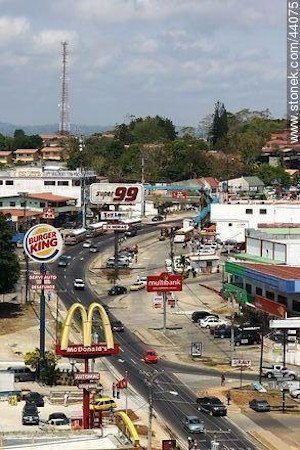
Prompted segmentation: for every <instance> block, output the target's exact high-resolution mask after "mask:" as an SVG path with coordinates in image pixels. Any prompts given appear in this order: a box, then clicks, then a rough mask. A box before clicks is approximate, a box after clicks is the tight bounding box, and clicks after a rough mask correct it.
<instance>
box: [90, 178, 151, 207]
mask: <svg viewBox="0 0 300 450" xmlns="http://www.w3.org/2000/svg"><path fill="white" fill-rule="evenodd" d="M143 195H144V188H143V185H142V184H122V183H93V184H91V186H90V202H91V203H93V204H95V205H104V204H108V205H135V204H136V203H141V202H142V200H143Z"/></svg>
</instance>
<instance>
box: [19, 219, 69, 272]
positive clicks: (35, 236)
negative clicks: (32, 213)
mask: <svg viewBox="0 0 300 450" xmlns="http://www.w3.org/2000/svg"><path fill="white" fill-rule="evenodd" d="M62 246H63V240H62V237H61V234H60V232H59V231H58V230H57V229H56V228H54V227H53V226H52V225H48V224H42V223H41V224H39V225H35V226H34V227H32V228H30V230H28V231H27V233H26V235H25V238H24V250H25V252H26V254H27V255H28V256H29V258H31V259H33V260H34V261H36V262H40V263H43V262H51V261H54V260H55V259H56V258H57V257H58V256H59V254H60V252H61V250H62Z"/></svg>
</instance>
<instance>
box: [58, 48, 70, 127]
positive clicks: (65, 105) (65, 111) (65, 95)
mask: <svg viewBox="0 0 300 450" xmlns="http://www.w3.org/2000/svg"><path fill="white" fill-rule="evenodd" d="M61 45H62V75H61V102H60V105H59V107H60V124H59V133H60V134H69V133H70V114H69V113H70V106H69V79H68V42H67V41H63V42H62V43H61Z"/></svg>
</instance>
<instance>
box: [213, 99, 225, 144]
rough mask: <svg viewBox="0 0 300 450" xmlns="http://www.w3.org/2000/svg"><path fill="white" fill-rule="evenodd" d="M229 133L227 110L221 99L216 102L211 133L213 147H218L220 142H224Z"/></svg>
mask: <svg viewBox="0 0 300 450" xmlns="http://www.w3.org/2000/svg"><path fill="white" fill-rule="evenodd" d="M227 133H228V121H227V111H226V109H225V106H224V104H223V103H221V102H220V101H217V103H216V104H215V111H214V116H213V121H212V125H211V129H210V133H209V137H210V141H211V143H212V146H213V148H217V147H218V144H220V142H224V140H225V139H226V137H227Z"/></svg>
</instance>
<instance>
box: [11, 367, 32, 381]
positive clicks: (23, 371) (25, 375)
mask: <svg viewBox="0 0 300 450" xmlns="http://www.w3.org/2000/svg"><path fill="white" fill-rule="evenodd" d="M7 371H8V372H10V373H13V374H14V376H15V382H16V383H17V382H23V381H35V378H36V375H35V372H32V371H31V370H30V369H29V367H26V366H14V367H8V368H7Z"/></svg>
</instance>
